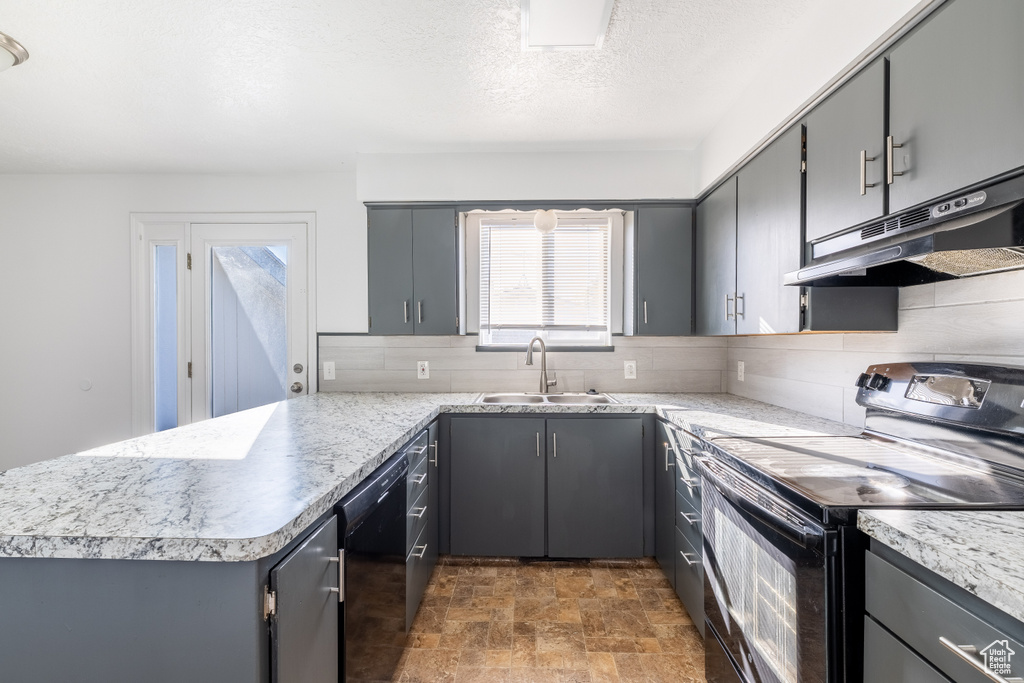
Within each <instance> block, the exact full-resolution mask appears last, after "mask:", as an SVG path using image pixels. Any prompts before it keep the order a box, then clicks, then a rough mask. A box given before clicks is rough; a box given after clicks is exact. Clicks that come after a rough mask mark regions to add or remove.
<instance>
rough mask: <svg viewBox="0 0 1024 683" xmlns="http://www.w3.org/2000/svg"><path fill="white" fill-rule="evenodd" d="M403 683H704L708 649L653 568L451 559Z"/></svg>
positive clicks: (422, 620)
mask: <svg viewBox="0 0 1024 683" xmlns="http://www.w3.org/2000/svg"><path fill="white" fill-rule="evenodd" d="M396 679H397V680H399V681H401V682H402V683H416V682H420V681H423V682H430V683H436V682H442V681H443V682H449V683H467V682H469V681H488V682H490V681H529V682H531V683H532V682H536V683H545V682H548V681H550V682H552V683H560V682H564V683H587V682H591V683H606V682H612V681H622V682H623V683H626V682H632V681H637V682H640V681H643V682H645V683H659V682H661V681H672V682H673V683H695V682H699V683H704V680H705V679H704V645H703V642H702V641H701V638H700V634H699V633H698V632H697V629H696V628H695V627H694V626H693V622H692V621H691V620H690V617H689V615H687V613H686V611H685V609H684V608H683V606H682V603H680V602H679V599H678V598H677V597H676V595H675V592H674V591H673V590H672V587H671V586H670V585H669V583H668V581H667V580H666V579H665V576H664V575H663V574H662V572H661V569H660V568H658V566H657V564H655V563H654V561H653V560H640V561H628V562H623V563H617V562H614V561H612V562H602V563H598V562H578V563H565V562H559V563H550V562H527V563H520V562H518V561H509V562H504V561H500V560H498V561H487V560H475V561H474V560H466V558H450V557H449V558H442V561H441V563H439V565H438V567H437V569H436V570H435V572H434V575H433V577H432V578H431V582H430V586H429V587H428V588H427V594H426V596H425V597H424V599H423V604H422V605H421V607H420V611H419V613H418V614H417V616H416V621H415V623H414V624H413V627H412V633H411V635H410V637H409V640H408V641H407V643H406V647H405V650H404V652H403V654H402V659H401V663H400V665H399V670H398V673H397V674H396Z"/></svg>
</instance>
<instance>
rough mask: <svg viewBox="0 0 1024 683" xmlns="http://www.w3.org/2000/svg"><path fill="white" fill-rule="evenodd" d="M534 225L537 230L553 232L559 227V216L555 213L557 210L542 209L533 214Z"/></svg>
mask: <svg viewBox="0 0 1024 683" xmlns="http://www.w3.org/2000/svg"><path fill="white" fill-rule="evenodd" d="M533 227H535V228H537V232H553V231H554V229H555V228H557V227H558V216H557V215H556V214H555V210H554V209H551V210H549V211H544V210H540V211H537V212H536V213H535V214H533Z"/></svg>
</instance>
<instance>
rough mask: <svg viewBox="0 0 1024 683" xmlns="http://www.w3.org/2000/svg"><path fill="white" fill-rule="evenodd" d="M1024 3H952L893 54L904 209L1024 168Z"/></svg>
mask: <svg viewBox="0 0 1024 683" xmlns="http://www.w3.org/2000/svg"><path fill="white" fill-rule="evenodd" d="M1021 27H1024V2H1020V1H1019V0H971V1H970V2H967V1H966V0H958V1H956V2H950V3H947V5H946V6H945V7H944V8H942V9H940V10H939V12H938V13H937V14H936V15H935V16H934V17H932V18H930V19H929V20H928V21H927V22H926V23H925V24H924V25H922V26H921V27H920V28H919V29H918V30H916V31H915V32H914V33H912V34H911V35H910V36H908V37H907V38H906V39H905V40H904V41H903V42H902V43H900V44H899V45H898V46H897V47H896V48H895V49H894V50H893V51H892V53H891V54H890V57H889V59H890V67H889V132H890V135H892V138H893V142H894V143H895V144H897V145H902V147H898V148H896V149H894V163H893V167H894V170H895V172H897V173H901V174H902V175H899V176H896V177H895V178H893V182H892V184H891V185H890V186H889V209H890V211H893V212H895V211H900V210H902V209H905V208H907V207H910V206H914V205H916V204H920V203H922V202H926V201H929V200H932V199H935V198H937V197H939V196H940V195H943V194H947V193H950V192H953V191H955V190H958V189H960V188H962V187H965V186H967V185H970V184H972V183H976V182H979V181H982V180H985V179H987V178H990V177H993V176H996V175H998V174H1000V173H1003V172H1005V171H1009V170H1011V169H1015V168H1017V167H1020V166H1024V126H1022V125H1021V115H1022V114H1021V113H1022V112H1024V78H1022V77H1021V73H1022V72H1024V41H1022V40H1021V37H1020V34H1021Z"/></svg>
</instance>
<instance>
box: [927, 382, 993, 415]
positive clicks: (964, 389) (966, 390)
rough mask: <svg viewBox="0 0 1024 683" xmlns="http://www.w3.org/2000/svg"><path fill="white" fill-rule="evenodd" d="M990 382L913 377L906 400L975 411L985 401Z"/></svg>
mask: <svg viewBox="0 0 1024 683" xmlns="http://www.w3.org/2000/svg"><path fill="white" fill-rule="evenodd" d="M990 386H992V382H989V381H988V380H980V379H973V378H971V377H955V376H950V375H914V376H913V377H911V378H910V385H909V386H908V387H907V398H909V399H911V400H913V401H923V402H925V403H934V404H936V405H940V406H959V407H960V408H972V409H974V410H977V409H978V408H980V407H981V404H982V403H983V402H984V401H985V394H987V393H988V388H989V387H990Z"/></svg>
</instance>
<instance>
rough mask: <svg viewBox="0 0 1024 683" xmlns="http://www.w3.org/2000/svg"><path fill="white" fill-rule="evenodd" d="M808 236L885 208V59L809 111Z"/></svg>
mask: <svg viewBox="0 0 1024 683" xmlns="http://www.w3.org/2000/svg"><path fill="white" fill-rule="evenodd" d="M806 128H807V199H806V201H807V229H806V240H807V241H808V242H812V241H814V240H816V239H818V238H821V237H825V236H826V235H831V234H832V233H834V232H838V231H839V230H843V229H845V228H849V227H850V226H853V225H857V224H859V223H863V222H865V221H869V220H871V219H873V218H878V217H880V216H882V215H883V214H884V213H885V61H884V60H882V59H879V60H877V61H875V62H874V63H873V64H871V65H870V66H868V67H867V68H866V69H864V70H863V71H862V72H861V73H859V74H857V75H856V76H855V77H853V78H852V79H851V80H850V81H849V82H847V83H846V84H844V85H843V87H842V88H840V89H839V90H837V91H836V92H835V93H833V94H832V95H831V96H830V97H829V98H828V99H827V100H825V101H824V102H822V103H821V104H820V105H818V106H817V107H815V109H814V111H812V112H811V114H810V115H809V116H808V117H807V126H806Z"/></svg>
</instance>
